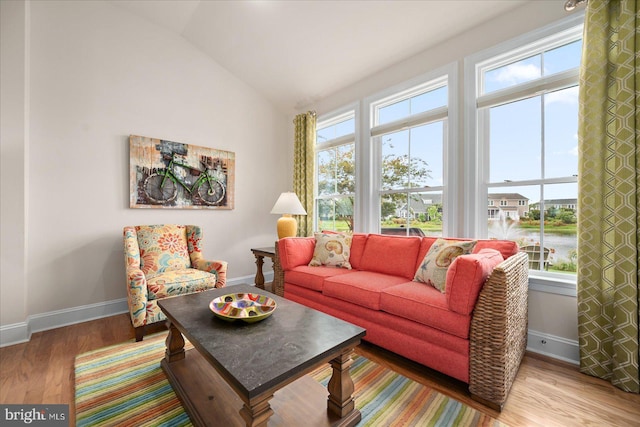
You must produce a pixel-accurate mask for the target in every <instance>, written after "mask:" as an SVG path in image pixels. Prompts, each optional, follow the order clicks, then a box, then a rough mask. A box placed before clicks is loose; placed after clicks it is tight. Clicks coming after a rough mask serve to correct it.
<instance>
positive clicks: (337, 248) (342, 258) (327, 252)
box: [309, 233, 352, 270]
mask: <svg viewBox="0 0 640 427" xmlns="http://www.w3.org/2000/svg"><path fill="white" fill-rule="evenodd" d="M314 236H315V238H316V247H315V249H314V251H313V258H311V262H310V263H309V266H311V267H318V266H321V265H328V266H333V267H341V268H347V269H349V270H351V264H350V263H349V256H350V255H351V240H352V235H351V234H350V233H348V234H347V233H337V234H333V233H332V234H329V233H314Z"/></svg>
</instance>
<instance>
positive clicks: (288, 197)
mask: <svg viewBox="0 0 640 427" xmlns="http://www.w3.org/2000/svg"><path fill="white" fill-rule="evenodd" d="M271 213H272V214H282V216H281V217H280V218H278V239H282V238H284V237H295V236H296V234H297V233H298V222H297V221H296V219H295V218H293V217H292V216H291V215H306V214H307V211H305V210H304V207H302V203H300V200H299V199H298V196H296V193H293V192H291V191H289V192H286V193H282V194H281V195H280V197H278V201H276V204H275V205H273V209H271Z"/></svg>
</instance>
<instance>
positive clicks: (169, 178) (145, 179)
mask: <svg viewBox="0 0 640 427" xmlns="http://www.w3.org/2000/svg"><path fill="white" fill-rule="evenodd" d="M129 175H130V204H129V206H130V207H132V208H165V209H167V208H168V209H233V202H234V181H235V179H234V178H235V153H233V152H231V151H224V150H216V149H213V148H207V147H198V146H196V145H189V144H183V143H180V142H173V141H167V140H164V139H156V138H149V137H145V136H137V135H130V136H129Z"/></svg>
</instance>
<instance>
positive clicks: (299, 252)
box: [277, 237, 316, 271]
mask: <svg viewBox="0 0 640 427" xmlns="http://www.w3.org/2000/svg"><path fill="white" fill-rule="evenodd" d="M277 245H278V258H279V259H280V265H281V266H282V269H283V270H284V271H287V270H291V269H292V268H294V267H297V266H299V265H308V264H309V262H310V261H311V257H312V256H313V248H314V247H315V245H316V241H315V239H314V238H313V237H285V238H284V239H280V240H278V243H277Z"/></svg>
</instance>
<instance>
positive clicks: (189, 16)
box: [112, 0, 528, 110]
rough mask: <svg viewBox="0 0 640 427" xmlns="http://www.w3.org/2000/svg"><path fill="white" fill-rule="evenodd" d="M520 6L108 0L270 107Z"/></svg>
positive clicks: (328, 90)
mask: <svg viewBox="0 0 640 427" xmlns="http://www.w3.org/2000/svg"><path fill="white" fill-rule="evenodd" d="M526 1H528V0H509V1H506V0H442V1H441V0H427V1H415V0H414V1H365V0H361V1H348V0H345V1H331V0H315V1H295V0H290V1H273V0H263V1H212V0H193V1H192V0H182V1H171V0H113V1H112V3H113V4H114V5H116V6H118V7H121V8H125V9H127V10H129V11H130V12H132V13H134V14H136V15H138V16H141V17H143V18H145V19H147V20H149V21H151V22H153V23H155V24H157V25H160V26H162V27H164V28H166V29H167V30H169V31H171V32H173V33H175V34H177V35H179V36H181V37H183V38H185V39H186V40H187V41H189V42H190V43H192V44H193V45H194V46H196V47H197V48H198V49H200V50H202V51H203V52H204V53H205V54H207V55H209V56H210V57H211V58H213V59H214V60H215V61H216V62H217V63H218V64H220V65H221V66H223V67H224V68H226V69H227V70H228V71H229V72H231V73H232V74H234V75H235V76H236V77H237V78H239V79H241V80H242V81H244V82H245V83H246V84H248V85H249V86H251V87H253V88H254V89H256V90H257V91H258V92H260V93H261V94H262V95H263V96H265V97H266V98H267V99H269V100H270V101H271V102H273V104H274V105H276V106H277V107H278V108H280V109H283V110H291V109H294V108H299V107H302V106H305V105H306V104H309V103H311V102H313V101H315V100H318V99H321V98H323V97H325V96H327V95H330V94H332V93H334V92H337V91H339V90H340V89H342V88H344V87H346V86H348V85H350V84H353V83H354V82H357V81H359V80H361V79H363V78H365V77H367V76H369V75H372V74H374V73H376V72H378V71H380V70H383V69H385V68H387V67H389V66H391V65H393V64H395V63H397V62H399V61H402V60H404V59H406V58H408V57H411V56H413V55H415V54H417V53H419V52H421V51H423V50H425V49H428V48H430V47H432V46H434V45H437V44H438V43H441V42H443V41H445V40H447V39H448V38H451V37H453V36H456V35H458V34H460V33H462V32H464V31H466V30H468V29H470V28H472V27H474V26H477V25H479V24H480V23H482V22H484V21H487V20H489V19H491V18H493V17H495V16H498V15H500V14H503V13H505V12H507V11H509V10H512V9H514V8H517V7H519V6H521V5H522V4H523V3H526Z"/></svg>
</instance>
